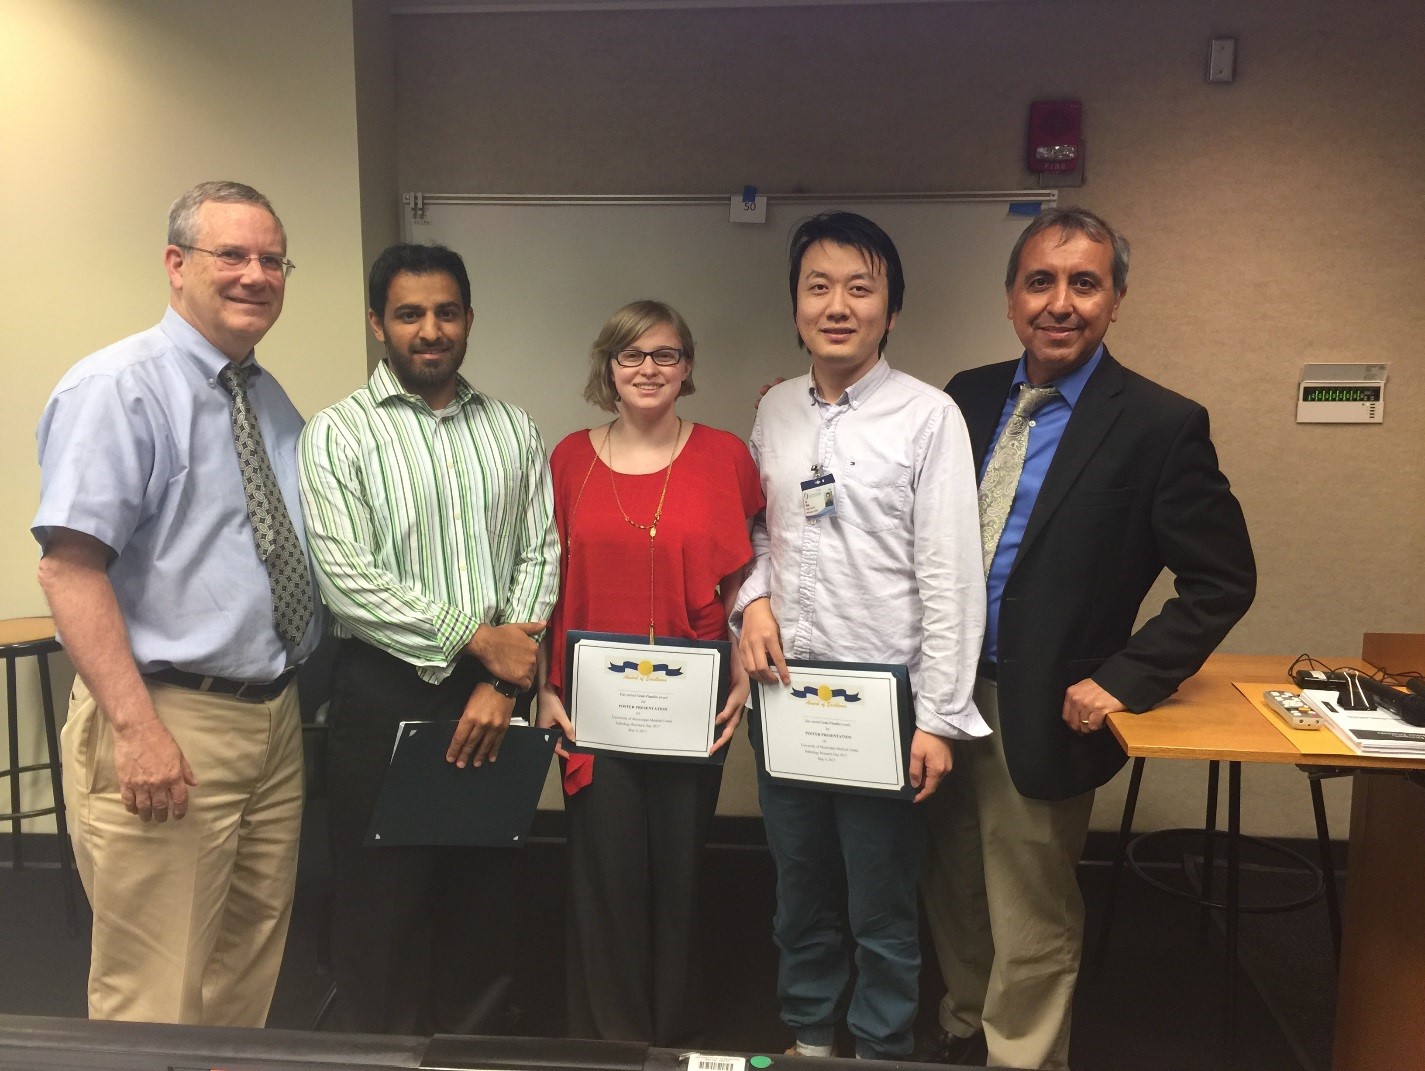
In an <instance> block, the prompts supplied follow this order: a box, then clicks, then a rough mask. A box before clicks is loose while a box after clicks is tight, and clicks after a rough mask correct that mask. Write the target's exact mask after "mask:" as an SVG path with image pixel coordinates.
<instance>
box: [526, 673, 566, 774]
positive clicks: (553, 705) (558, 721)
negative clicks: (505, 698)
mask: <svg viewBox="0 0 1425 1071" xmlns="http://www.w3.org/2000/svg"><path fill="white" fill-rule="evenodd" d="M535 724H536V725H538V726H539V727H540V728H541V729H558V730H559V731H560V732H562V733H563V734H564V738H565V739H566V740H568V741H570V742H571V743H572V742H573V740H574V726H573V724H572V723H571V722H570V721H569V715H568V713H567V712H566V711H565V709H564V701H563V700H562V699H560V698H559V696H558V695H557V694H556V693H555V691H554V689H553V688H551V687H550V686H549V685H548V684H542V685H540V688H539V713H538V715H537V716H536V718H535ZM554 753H555V754H556V755H558V756H559V757H560V758H564V759H567V758H568V757H569V752H567V751H565V750H564V744H563V742H562V741H560V742H557V743H555V745H554Z"/></svg>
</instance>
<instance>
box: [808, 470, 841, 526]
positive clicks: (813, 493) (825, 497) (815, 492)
mask: <svg viewBox="0 0 1425 1071" xmlns="http://www.w3.org/2000/svg"><path fill="white" fill-rule="evenodd" d="M802 512H803V513H805V514H806V517H807V520H811V521H815V520H819V519H821V518H822V517H835V516H836V477H835V476H833V475H832V474H831V473H829V472H828V473H827V474H826V475H824V476H818V477H816V478H815V479H813V480H803V481H802Z"/></svg>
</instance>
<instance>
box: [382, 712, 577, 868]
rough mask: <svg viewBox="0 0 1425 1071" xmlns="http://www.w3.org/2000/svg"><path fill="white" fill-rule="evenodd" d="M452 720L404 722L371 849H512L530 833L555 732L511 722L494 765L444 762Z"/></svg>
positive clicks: (398, 734) (384, 789)
mask: <svg viewBox="0 0 1425 1071" xmlns="http://www.w3.org/2000/svg"><path fill="white" fill-rule="evenodd" d="M455 726H456V723H455V722H453V721H407V722H402V723H401V727H400V729H399V730H398V731H397V733H396V748H395V751H394V752H393V753H392V755H391V765H390V766H389V767H388V768H387V770H386V779H385V780H384V781H383V782H382V784H381V795H380V797H379V798H378V799H377V801H376V811H375V813H374V814H373V815H372V816H371V828H370V829H368V830H367V831H366V845H367V847H378V848H379V847H389V846H395V845H448V846H457V847H512V846H514V845H517V844H519V843H520V842H521V841H522V840H523V839H524V837H525V836H526V835H527V834H528V833H529V827H530V825H531V824H532V823H533V822H534V812H535V809H536V808H537V807H538V806H539V794H540V792H541V790H542V789H543V788H544V780H545V776H546V775H547V774H548V772H549V760H550V758H551V757H552V756H553V755H554V743H555V740H556V739H557V738H558V735H559V734H558V732H557V731H555V730H553V729H536V728H534V727H533V726H529V725H511V726H510V729H509V732H507V733H506V734H505V738H504V740H503V741H502V742H501V744H500V756H499V758H498V759H497V760H496V761H495V762H486V763H484V764H483V765H481V766H466V767H465V768H464V769H460V768H459V767H457V766H456V765H455V764H454V763H453V762H446V761H445V752H446V749H447V748H448V747H449V746H450V738H451V736H452V734H454V732H455Z"/></svg>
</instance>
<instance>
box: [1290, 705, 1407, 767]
mask: <svg viewBox="0 0 1425 1071" xmlns="http://www.w3.org/2000/svg"><path fill="white" fill-rule="evenodd" d="M1301 698H1302V699H1304V700H1305V701H1306V704H1307V706H1309V707H1311V709H1312V710H1314V711H1316V712H1317V713H1318V714H1320V715H1321V719H1322V721H1324V722H1325V723H1326V726H1327V728H1329V729H1330V730H1331V731H1332V732H1334V733H1335V734H1336V735H1337V736H1339V737H1340V738H1341V739H1342V741H1343V742H1344V743H1345V744H1346V746H1347V747H1349V748H1351V749H1352V750H1353V751H1356V752H1358V753H1359V754H1362V755H1397V756H1401V757H1406V758H1425V726H1418V725H1411V724H1410V723H1409V722H1406V721H1405V720H1404V719H1402V718H1400V717H1397V716H1396V715H1394V714H1392V713H1391V712H1390V711H1388V710H1382V709H1380V707H1372V708H1371V709H1370V710H1344V709H1342V707H1341V706H1340V703H1339V701H1338V699H1337V695H1336V693H1335V692H1334V691H1317V690H1315V689H1310V688H1308V689H1305V690H1303V691H1302V693H1301Z"/></svg>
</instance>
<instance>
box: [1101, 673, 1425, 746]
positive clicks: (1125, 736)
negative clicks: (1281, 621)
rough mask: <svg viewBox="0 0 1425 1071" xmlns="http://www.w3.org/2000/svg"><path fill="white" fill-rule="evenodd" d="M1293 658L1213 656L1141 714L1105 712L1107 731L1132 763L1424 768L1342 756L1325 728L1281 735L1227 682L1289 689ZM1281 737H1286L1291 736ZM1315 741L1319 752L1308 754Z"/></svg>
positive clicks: (1270, 721) (1282, 731)
mask: <svg viewBox="0 0 1425 1071" xmlns="http://www.w3.org/2000/svg"><path fill="white" fill-rule="evenodd" d="M1293 659H1294V656H1293V655H1242V654H1214V655H1213V656H1212V657H1211V658H1209V659H1208V660H1207V662H1206V664H1205V665H1204V666H1203V667H1202V669H1201V670H1200V671H1198V673H1197V674H1196V675H1195V676H1193V677H1190V678H1188V680H1186V681H1184V682H1183V686H1182V687H1181V688H1179V689H1178V692H1177V694H1176V695H1174V696H1173V697H1172V698H1170V699H1168V700H1166V701H1165V702H1164V703H1162V704H1161V705H1159V706H1157V707H1154V708H1153V709H1152V710H1150V711H1148V712H1147V713H1144V714H1130V713H1129V712H1127V711H1119V712H1118V713H1116V714H1110V715H1109V716H1108V724H1109V727H1110V728H1111V729H1112V730H1113V735H1114V736H1115V737H1117V738H1118V742H1119V743H1120V744H1122V745H1123V749H1124V750H1125V751H1127V752H1128V754H1129V755H1130V756H1131V757H1133V758H1150V759H1197V760H1200V761H1204V762H1205V761H1208V760H1210V759H1218V760H1221V761H1224V762H1274V763H1282V764H1289V765H1294V766H1351V767H1363V768H1364V767H1369V768H1373V769H1419V768H1421V767H1425V759H1414V758H1408V759H1407V758H1394V757H1392V758H1383V757H1379V756H1375V755H1357V754H1355V753H1354V752H1347V753H1342V750H1340V749H1339V745H1337V743H1336V736H1335V734H1334V733H1332V732H1331V730H1330V729H1326V728H1321V729H1313V730H1300V729H1285V728H1282V729H1279V728H1278V727H1277V725H1276V723H1275V722H1273V721H1272V720H1270V716H1269V715H1268V714H1266V713H1265V712H1264V711H1261V710H1259V709H1258V708H1257V707H1256V706H1254V705H1253V704H1252V703H1251V702H1249V701H1248V700H1247V699H1246V698H1245V697H1244V696H1243V695H1242V693H1241V692H1240V691H1238V689H1237V687H1236V685H1235V684H1234V683H1233V682H1235V681H1242V682H1253V681H1261V682H1262V690H1263V691H1265V690H1266V689H1268V688H1273V687H1276V688H1289V689H1294V687H1295V686H1294V685H1293V684H1292V683H1291V681H1290V679H1289V678H1288V677H1287V675H1286V671H1287V667H1288V666H1290V665H1291V663H1292V661H1293ZM1326 661H1327V662H1329V664H1330V665H1332V666H1343V667H1344V666H1352V667H1355V668H1358V669H1364V670H1367V671H1369V670H1370V669H1371V666H1370V665H1369V663H1366V662H1363V661H1361V660H1360V659H1359V658H1333V659H1326ZM1287 733H1290V734H1292V735H1291V737H1290V738H1288V736H1287ZM1328 738H1329V739H1328ZM1317 741H1319V743H1320V746H1321V747H1322V748H1323V750H1322V751H1321V752H1320V753H1311V751H1310V749H1311V748H1312V747H1313V746H1314V742H1317ZM1302 749H1305V750H1302Z"/></svg>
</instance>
